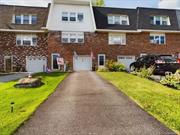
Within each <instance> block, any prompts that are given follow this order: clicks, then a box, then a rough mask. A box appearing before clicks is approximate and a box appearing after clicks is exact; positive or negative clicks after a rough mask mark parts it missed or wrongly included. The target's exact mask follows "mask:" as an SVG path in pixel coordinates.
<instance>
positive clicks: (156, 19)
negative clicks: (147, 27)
mask: <svg viewBox="0 0 180 135" xmlns="http://www.w3.org/2000/svg"><path fill="white" fill-rule="evenodd" d="M150 23H151V24H153V25H171V24H170V19H169V17H168V16H151V17H150Z"/></svg>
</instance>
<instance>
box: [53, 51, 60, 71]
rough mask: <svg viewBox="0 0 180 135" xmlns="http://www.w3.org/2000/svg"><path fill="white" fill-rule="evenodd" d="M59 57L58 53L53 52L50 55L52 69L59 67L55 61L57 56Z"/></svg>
mask: <svg viewBox="0 0 180 135" xmlns="http://www.w3.org/2000/svg"><path fill="white" fill-rule="evenodd" d="M59 57H60V55H59V54H58V53H53V54H52V55H51V62H52V64H51V68H52V70H58V69H60V67H59V65H58V63H57V58H59Z"/></svg>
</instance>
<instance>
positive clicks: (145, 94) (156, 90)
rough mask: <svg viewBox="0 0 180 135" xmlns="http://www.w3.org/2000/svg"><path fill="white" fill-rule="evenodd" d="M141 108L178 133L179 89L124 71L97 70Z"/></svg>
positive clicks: (179, 131)
mask: <svg viewBox="0 0 180 135" xmlns="http://www.w3.org/2000/svg"><path fill="white" fill-rule="evenodd" d="M98 74H99V75H100V76H102V77H103V78H104V79H106V80H108V81H110V82H111V83H112V84H113V85H115V86H116V87H117V88H118V89H119V90H120V91H122V92H123V93H125V94H126V95H127V96H129V97H130V98H131V99H132V100H134V101H135V102H136V103H137V104H138V105H139V106H140V107H141V108H143V109H144V110H145V111H147V112H148V113H150V114H151V115H153V116H154V117H155V118H157V119H158V120H159V121H161V122H162V123H164V124H165V125H166V126H167V127H169V128H171V129H172V130H174V131H175V132H176V133H177V134H180V91H178V90H174V89H171V88H168V87H165V86H163V85H161V84H159V83H156V82H153V81H151V80H148V79H144V78H140V77H137V76H134V75H131V74H128V73H124V72H98Z"/></svg>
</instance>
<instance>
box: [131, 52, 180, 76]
mask: <svg viewBox="0 0 180 135" xmlns="http://www.w3.org/2000/svg"><path fill="white" fill-rule="evenodd" d="M150 66H154V67H155V70H154V74H165V73H166V72H172V73H175V72H176V70H177V69H180V63H178V61H177V60H176V58H174V57H172V56H171V55H147V56H143V57H140V58H138V59H137V61H136V62H133V63H131V64H130V69H131V70H135V69H137V70H138V69H140V68H143V67H145V68H149V67H150Z"/></svg>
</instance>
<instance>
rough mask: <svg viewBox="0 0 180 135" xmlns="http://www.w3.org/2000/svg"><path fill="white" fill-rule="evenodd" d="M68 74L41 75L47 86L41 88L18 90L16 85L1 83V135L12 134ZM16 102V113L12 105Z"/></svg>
mask: <svg viewBox="0 0 180 135" xmlns="http://www.w3.org/2000/svg"><path fill="white" fill-rule="evenodd" d="M66 75H67V73H58V72H56V73H50V74H47V73H39V74H36V76H42V81H43V82H44V83H45V85H43V86H41V87H39V88H28V89H18V88H14V87H13V85H14V84H15V83H16V82H15V81H14V82H8V83H0V135H9V134H12V133H13V132H14V131H15V130H16V129H17V128H18V127H19V126H20V125H21V124H22V123H23V122H24V121H25V120H27V119H28V118H29V117H30V115H31V114H32V113H33V112H34V111H35V110H36V108H37V107H38V106H39V105H40V104H41V103H42V102H43V101H44V100H45V99H47V97H48V96H49V95H50V94H52V93H53V92H54V90H55V89H56V87H57V86H58V84H59V83H60V82H61V81H62V80H63V79H64V78H65V77H66ZM11 102H15V105H14V112H13V113H11V111H10V103H11Z"/></svg>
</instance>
